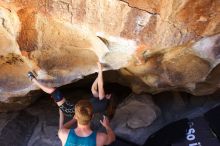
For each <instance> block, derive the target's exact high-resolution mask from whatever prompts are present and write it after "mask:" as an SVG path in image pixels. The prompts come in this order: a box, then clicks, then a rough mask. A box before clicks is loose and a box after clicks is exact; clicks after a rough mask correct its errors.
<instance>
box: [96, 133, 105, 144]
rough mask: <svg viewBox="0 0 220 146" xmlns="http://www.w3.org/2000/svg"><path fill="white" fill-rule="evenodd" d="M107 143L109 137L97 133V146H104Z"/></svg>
mask: <svg viewBox="0 0 220 146" xmlns="http://www.w3.org/2000/svg"><path fill="white" fill-rule="evenodd" d="M106 141H107V135H106V134H105V133H102V132H98V133H97V137H96V142H97V146H103V145H104V144H105V143H106Z"/></svg>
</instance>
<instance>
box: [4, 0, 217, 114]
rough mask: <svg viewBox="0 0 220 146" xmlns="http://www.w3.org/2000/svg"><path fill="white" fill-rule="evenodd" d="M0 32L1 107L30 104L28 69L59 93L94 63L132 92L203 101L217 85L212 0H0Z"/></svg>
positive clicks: (90, 71)
mask: <svg viewBox="0 0 220 146" xmlns="http://www.w3.org/2000/svg"><path fill="white" fill-rule="evenodd" d="M0 32H1V33H0V42H1V43H0V68H1V69H0V75H1V76H0V87H1V88H0V89H1V91H0V101H1V103H2V104H4V103H7V104H10V103H14V101H21V102H20V103H19V104H20V105H22V101H26V103H27V104H25V105H28V102H29V103H30V102H31V101H32V100H31V99H30V100H24V99H23V98H27V96H26V95H27V94H28V93H29V92H30V91H32V90H36V89H37V88H36V87H35V86H33V85H32V84H31V82H29V81H28V80H27V78H26V72H27V71H28V70H34V71H35V72H36V73H37V74H38V78H40V79H43V80H44V81H45V83H47V85H49V86H61V85H65V84H68V83H71V82H73V81H75V80H78V79H81V78H83V76H86V75H89V74H92V73H94V72H95V71H97V69H96V64H95V63H96V62H97V61H98V60H100V61H101V62H104V63H106V64H107V65H108V67H106V68H105V69H106V70H111V69H114V70H115V69H120V77H118V76H116V77H112V78H113V81H118V82H120V83H121V84H126V85H129V86H130V87H131V88H132V89H133V91H134V92H136V93H141V92H143V91H144V92H150V93H157V92H161V91H165V90H181V91H186V92H190V93H193V94H195V95H204V94H210V93H212V92H214V91H215V90H216V89H217V88H218V86H219V83H220V79H219V77H218V73H219V72H220V71H219V54H220V43H219V42H220V41H219V40H220V1H219V0H213V1H209V0H197V1H190V0H180V1H175V0H167V1H162V0H154V1H152V0H147V1H146V0H138V1H134V0H124V1H120V0H3V1H1V2H0ZM119 78H120V79H119ZM25 96H26V97H25ZM12 98H13V100H11V99H12ZM27 101H28V102H27ZM18 107H19V106H15V107H14V109H17V108H18ZM5 109H7V108H5ZM11 110H12V109H11Z"/></svg>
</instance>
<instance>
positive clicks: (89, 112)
mask: <svg viewBox="0 0 220 146" xmlns="http://www.w3.org/2000/svg"><path fill="white" fill-rule="evenodd" d="M75 116H76V117H77V122H78V123H79V124H81V125H88V124H89V123H90V121H91V119H92V116H93V107H92V104H91V103H90V102H89V101H88V100H80V101H78V102H77V104H76V105H75Z"/></svg>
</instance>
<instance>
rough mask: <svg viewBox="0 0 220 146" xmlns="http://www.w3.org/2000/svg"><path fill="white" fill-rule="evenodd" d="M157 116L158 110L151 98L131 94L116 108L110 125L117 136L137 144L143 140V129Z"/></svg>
mask: <svg viewBox="0 0 220 146" xmlns="http://www.w3.org/2000/svg"><path fill="white" fill-rule="evenodd" d="M159 115H160V109H159V108H158V107H157V106H156V105H155V104H154V102H153V101H152V97H151V96H149V95H144V94H143V95H132V94H131V95H129V96H128V97H127V98H126V99H125V101H123V103H121V104H120V105H119V106H118V107H117V109H116V111H115V115H114V118H113V119H112V121H111V125H112V128H113V130H114V131H115V132H116V134H117V135H118V136H120V137H123V138H125V137H126V139H130V140H132V142H135V143H137V141H141V140H140V138H141V137H143V138H144V133H145V132H144V131H143V129H144V128H146V127H148V126H149V125H151V124H152V123H153V122H154V121H155V120H156V118H157V117H158V116H159ZM141 143H143V141H141Z"/></svg>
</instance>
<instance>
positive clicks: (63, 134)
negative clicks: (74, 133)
mask: <svg viewBox="0 0 220 146" xmlns="http://www.w3.org/2000/svg"><path fill="white" fill-rule="evenodd" d="M69 131H70V129H66V128H60V129H59V131H58V136H59V138H60V140H61V141H62V143H65V141H66V139H67V137H68V134H69Z"/></svg>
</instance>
